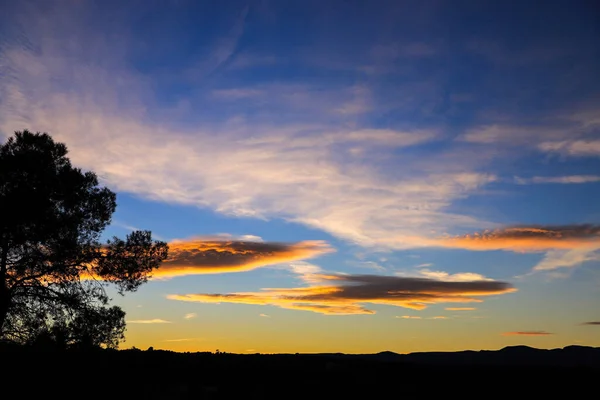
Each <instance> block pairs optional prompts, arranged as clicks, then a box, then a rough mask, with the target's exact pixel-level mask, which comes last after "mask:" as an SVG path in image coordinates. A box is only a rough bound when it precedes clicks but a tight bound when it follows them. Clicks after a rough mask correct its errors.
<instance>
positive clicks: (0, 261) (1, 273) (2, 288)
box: [0, 246, 10, 339]
mask: <svg viewBox="0 0 600 400" xmlns="http://www.w3.org/2000/svg"><path fill="white" fill-rule="evenodd" d="M7 257H8V247H7V246H2V253H1V255H0V339H2V338H3V337H4V321H6V316H7V315H8V309H9V308H10V293H9V290H8V287H7V286H6V272H7V271H6V262H7Z"/></svg>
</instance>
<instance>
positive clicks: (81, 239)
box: [0, 130, 168, 347]
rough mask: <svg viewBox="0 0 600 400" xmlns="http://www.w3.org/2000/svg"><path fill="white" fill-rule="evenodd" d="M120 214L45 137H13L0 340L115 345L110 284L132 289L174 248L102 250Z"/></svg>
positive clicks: (146, 241) (1, 178)
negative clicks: (103, 239) (108, 229)
mask: <svg viewBox="0 0 600 400" xmlns="http://www.w3.org/2000/svg"><path fill="white" fill-rule="evenodd" d="M115 208H116V195H115V193H113V192H111V191H110V190H109V189H108V188H105V187H99V186H98V179H97V177H96V175H95V174H94V173H93V172H82V171H81V170H80V169H79V168H75V167H73V166H72V165H71V162H70V160H69V158H67V147H66V146H65V145H64V144H63V143H57V142H54V140H53V139H52V138H51V137H50V136H49V135H48V134H46V133H39V132H38V133H35V134H34V133H32V132H29V131H27V130H25V131H22V132H15V135H14V136H13V137H10V138H9V139H8V140H7V142H6V143H4V144H3V145H1V146H0V210H1V213H2V214H1V217H0V339H5V340H12V341H16V342H20V343H27V342H30V341H31V340H34V341H35V340H42V339H41V338H42V337H44V336H45V337H46V338H52V340H53V341H54V343H56V344H57V345H58V346H62V344H64V345H65V346H66V345H74V344H77V345H81V346H85V345H90V346H98V345H105V346H107V347H115V346H116V345H117V344H118V342H119V340H121V339H122V338H123V332H124V329H125V322H124V315H125V313H124V312H123V311H122V310H121V309H120V308H118V307H109V306H108V303H109V300H110V299H109V297H108V295H107V293H106V286H107V285H108V284H110V283H112V284H114V285H115V286H116V288H117V290H118V292H119V293H120V294H121V295H123V294H124V292H127V291H135V290H136V289H137V288H138V287H139V286H140V285H141V284H143V283H144V282H146V281H147V279H148V277H149V276H150V275H151V273H152V271H153V270H154V269H156V268H158V266H159V265H160V263H161V262H162V261H163V260H164V259H165V258H166V257H167V250H168V248H167V244H166V243H164V242H160V241H153V240H152V236H151V233H150V232H149V231H135V232H132V233H131V234H129V235H127V237H126V239H125V240H122V239H119V238H116V237H115V238H113V239H111V240H109V241H108V242H107V243H105V244H102V243H101V242H100V236H101V234H102V232H103V231H104V229H105V228H106V226H107V225H108V224H109V223H110V220H111V216H112V214H113V212H114V211H115ZM61 343H62V344H61Z"/></svg>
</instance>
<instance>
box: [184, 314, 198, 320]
mask: <svg viewBox="0 0 600 400" xmlns="http://www.w3.org/2000/svg"><path fill="white" fill-rule="evenodd" d="M197 316H198V314H196V313H187V314H185V315H184V316H183V318H184V319H194V318H196V317H197Z"/></svg>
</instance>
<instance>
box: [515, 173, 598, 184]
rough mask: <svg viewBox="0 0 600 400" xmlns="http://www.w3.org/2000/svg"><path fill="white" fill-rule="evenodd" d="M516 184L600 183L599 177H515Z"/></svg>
mask: <svg viewBox="0 0 600 400" xmlns="http://www.w3.org/2000/svg"><path fill="white" fill-rule="evenodd" d="M515 182H516V183H518V184H519V185H527V184H531V183H563V184H575V183H593V182H600V176H598V175H568V176H534V177H533V178H519V177H515Z"/></svg>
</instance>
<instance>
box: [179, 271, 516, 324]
mask: <svg viewBox="0 0 600 400" xmlns="http://www.w3.org/2000/svg"><path fill="white" fill-rule="evenodd" d="M319 278H320V280H321V282H322V283H323V284H322V285H317V286H309V287H301V288H289V289H279V288H275V289H271V288H266V289H262V290H261V291H260V292H238V293H228V294H209V293H197V294H170V295H168V296H167V298H168V299H171V300H180V301H190V302H201V303H239V304H258V305H271V306H276V307H281V308H286V309H292V310H306V311H313V312H317V313H321V314H336V315H343V314H374V313H375V311H373V310H369V309H367V308H365V307H364V306H363V305H362V304H364V303H371V304H385V305H391V306H397V307H404V308H410V309H414V310H422V309H424V308H426V307H427V306H428V305H429V304H436V303H470V302H481V301H482V300H481V299H479V298H478V297H480V296H489V295H497V294H505V293H510V292H514V291H516V289H515V288H513V287H512V286H511V285H510V284H508V283H506V282H499V281H471V282H457V281H441V280H433V279H425V278H413V277H398V276H381V275H340V274H336V275H333V274H332V275H319ZM327 283H328V284H327Z"/></svg>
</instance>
